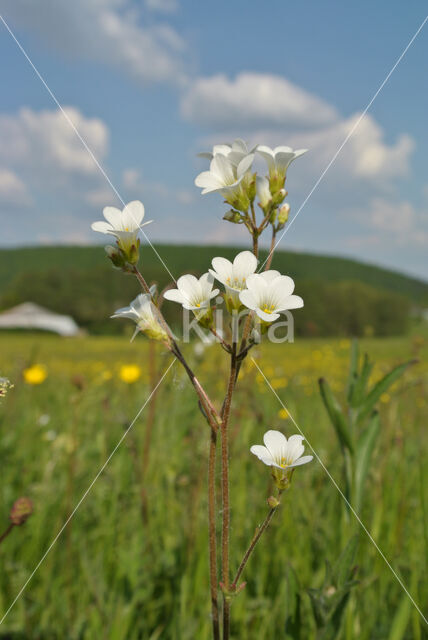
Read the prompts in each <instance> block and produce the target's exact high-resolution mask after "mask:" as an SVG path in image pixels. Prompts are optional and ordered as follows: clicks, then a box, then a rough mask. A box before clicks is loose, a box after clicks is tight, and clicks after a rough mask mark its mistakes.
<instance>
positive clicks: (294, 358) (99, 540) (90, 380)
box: [0, 334, 428, 640]
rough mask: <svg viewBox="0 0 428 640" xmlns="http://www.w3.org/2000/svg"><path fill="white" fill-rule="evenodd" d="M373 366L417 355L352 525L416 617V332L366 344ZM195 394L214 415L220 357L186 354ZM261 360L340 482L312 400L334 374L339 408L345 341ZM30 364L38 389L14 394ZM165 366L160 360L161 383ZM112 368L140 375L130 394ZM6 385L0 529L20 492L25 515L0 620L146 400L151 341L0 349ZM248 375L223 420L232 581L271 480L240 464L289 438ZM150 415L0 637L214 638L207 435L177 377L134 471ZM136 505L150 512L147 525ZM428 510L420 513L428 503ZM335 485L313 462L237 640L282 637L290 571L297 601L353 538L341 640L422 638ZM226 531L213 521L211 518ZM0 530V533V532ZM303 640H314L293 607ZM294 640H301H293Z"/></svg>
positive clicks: (15, 537) (237, 612) (18, 344)
mask: <svg viewBox="0 0 428 640" xmlns="http://www.w3.org/2000/svg"><path fill="white" fill-rule="evenodd" d="M362 349H363V350H367V351H368V352H369V353H370V355H371V356H372V357H373V358H374V359H375V360H376V362H377V363H378V364H377V367H376V370H375V372H374V374H373V381H375V380H376V379H377V378H379V377H380V376H381V374H382V372H384V371H386V370H387V369H388V368H389V367H391V366H392V365H393V364H395V363H397V362H399V361H402V360H405V359H408V358H410V357H413V356H415V355H416V356H418V357H419V359H420V363H419V364H418V365H416V366H415V367H413V368H412V369H411V370H409V372H408V373H407V374H406V376H405V377H404V378H403V379H402V380H401V381H400V382H399V383H397V384H396V386H395V387H394V389H393V391H392V392H391V393H388V394H386V395H385V397H383V398H382V402H381V403H380V410H381V418H382V432H381V436H380V439H379V442H378V444H377V446H376V451H375V454H374V458H373V464H372V468H371V471H370V474H369V479H368V484H367V492H366V499H365V505H364V508H363V512H362V520H363V521H364V523H365V525H366V526H367V528H368V530H369V532H370V534H371V535H372V536H373V537H374V539H375V540H376V541H377V543H378V544H379V546H380V548H381V549H382V551H383V552H384V554H385V556H386V557H387V558H388V560H389V561H390V562H391V564H392V566H393V567H394V569H395V571H397V573H398V575H399V576H400V577H401V579H402V580H403V582H404V583H405V584H406V586H407V588H408V589H409V591H410V592H411V594H412V596H413V597H414V599H415V600H416V602H418V604H419V605H420V606H421V607H422V608H425V604H426V602H427V598H428V590H427V583H426V579H425V577H426V569H427V563H426V558H427V551H428V547H427V542H428V522H427V519H426V518H427V515H426V510H427V508H428V502H427V499H428V496H427V495H426V493H427V490H426V486H427V485H426V479H427V478H426V463H427V452H426V448H425V446H424V442H426V438H425V432H426V424H427V420H426V418H427V401H426V397H427V393H426V392H427V373H428V367H427V364H426V362H427V355H428V346H427V343H426V341H425V342H424V341H423V339H420V338H418V337H417V336H413V337H409V338H400V339H385V340H379V339H370V340H365V341H363V342H362ZM184 350H185V352H186V353H187V354H189V357H190V360H191V361H192V363H193V365H194V368H195V369H196V370H197V371H198V372H199V373H200V377H201V380H202V382H203V383H204V384H206V386H207V388H208V389H209V391H210V392H211V393H212V394H213V396H214V397H215V399H216V401H217V402H219V401H220V399H221V397H222V394H223V392H224V376H223V373H222V372H223V369H225V367H226V355H225V354H224V352H223V351H222V350H221V349H220V348H219V347H217V346H213V347H208V348H207V350H206V353H205V356H204V358H201V356H198V355H196V354H194V353H193V347H192V346H191V345H190V346H189V345H188V346H185V347H184ZM254 357H255V358H256V359H257V361H258V362H259V364H260V366H261V368H262V369H263V371H264V372H265V373H266V375H267V377H268V378H269V380H270V381H271V383H272V384H273V386H274V387H275V389H276V390H277V393H278V394H279V396H280V397H281V399H282V400H283V402H284V403H285V405H286V406H287V407H288V408H289V410H290V412H291V414H292V415H293V417H294V418H295V420H296V421H297V423H298V424H299V426H300V427H301V429H302V430H303V432H304V433H305V434H306V436H307V439H308V440H309V441H310V442H311V444H312V446H313V447H314V449H315V450H316V451H317V453H318V454H319V455H320V457H321V458H322V460H323V462H324V463H325V465H326V466H327V468H328V469H329V471H330V472H331V474H332V475H333V477H334V478H335V479H336V480H337V482H338V483H339V485H340V486H342V478H341V458H340V450H339V446H338V443H337V441H336V439H335V436H334V434H333V433H332V430H331V427H330V426H329V423H328V420H327V417H326V415H325V413H324V410H323V407H322V403H321V400H320V398H319V395H318V391H317V379H318V377H319V376H320V375H324V376H325V377H327V378H328V379H329V380H330V381H331V383H332V386H333V389H334V390H335V392H336V393H337V394H338V395H339V397H341V398H343V393H342V391H343V386H344V384H345V380H346V371H347V360H348V357H349V342H348V341H346V340H340V341H339V340H300V341H298V342H296V344H292V345H269V344H263V345H262V346H261V347H258V348H257V351H256V350H255V351H254ZM34 362H38V363H41V364H43V365H45V366H46V369H47V373H48V377H47V379H46V380H45V381H44V382H43V383H42V384H40V385H39V386H31V385H28V384H25V383H24V382H23V381H22V371H23V369H25V367H27V366H28V365H29V364H31V363H34ZM169 362H170V357H169V356H168V355H165V354H162V353H160V350H158V354H157V363H156V367H157V373H156V379H158V378H159V377H160V375H161V373H162V372H163V371H164V370H165V369H166V367H167V365H168V364H169ZM122 364H137V365H139V366H140V367H141V378H140V379H139V380H138V381H137V382H136V383H134V384H132V385H127V384H125V383H124V382H122V381H121V380H120V378H119V375H118V374H119V369H120V366H121V365H122ZM0 375H7V376H9V377H10V378H11V380H12V381H13V382H14V384H15V387H14V389H12V390H11V391H10V392H9V394H8V396H7V397H6V398H5V399H4V400H3V401H2V402H1V405H0V429H1V438H0V468H1V470H2V483H1V492H2V500H1V505H0V527H1V528H2V529H5V528H6V526H7V522H8V512H9V509H10V507H11V505H12V504H13V502H14V500H15V499H16V498H18V497H19V496H20V495H27V496H29V497H30V498H31V499H32V501H33V503H34V514H33V515H32V516H31V518H30V519H29V520H28V522H27V523H26V524H25V525H23V526H22V527H20V528H15V529H14V530H13V531H12V533H11V534H10V536H9V537H8V538H6V540H5V541H4V542H3V543H2V544H1V545H0V562H1V567H2V569H1V572H0V612H2V611H5V610H6V609H7V607H8V606H9V604H10V603H11V602H12V601H13V599H14V598H15V596H16V595H17V593H18V592H19V590H20V588H21V587H22V585H23V584H24V583H25V581H26V580H27V578H28V577H29V576H30V574H31V572H32V571H33V569H34V568H35V566H36V565H37V563H38V562H39V560H40V559H41V557H42V555H43V554H44V552H45V551H46V549H47V548H48V547H49V545H50V543H51V542H52V540H53V539H54V537H55V536H56V534H57V533H58V531H59V530H60V529H61V527H62V525H63V523H64V522H65V521H66V519H67V517H68V516H69V514H70V513H71V512H72V510H73V508H74V507H75V505H76V504H77V503H78V501H79V500H80V498H81V496H82V495H83V493H84V491H85V490H86V489H87V487H88V486H89V484H90V483H91V481H92V480H93V478H94V477H95V475H96V474H97V472H98V470H99V469H100V468H101V466H102V465H103V463H104V462H105V460H106V459H107V457H108V456H109V454H110V453H111V452H112V451H113V449H114V447H115V446H116V444H117V442H118V441H119V439H120V438H121V436H122V435H123V433H124V429H126V428H127V426H128V425H129V424H130V423H131V421H132V419H133V418H134V416H135V415H136V414H137V411H138V410H139V409H140V407H141V406H142V405H143V403H144V402H145V400H146V399H147V397H148V394H149V387H150V375H149V367H148V344H147V342H145V340H144V339H140V338H139V339H137V340H136V342H135V343H133V344H129V342H127V340H126V339H124V338H96V337H84V338H81V339H75V340H64V339H60V338H56V337H54V336H41V335H40V334H37V335H35V334H34V335H32V334H23V335H18V334H15V335H7V336H6V335H2V336H0ZM280 409H281V406H280V404H279V403H278V400H277V399H276V398H275V396H274V395H273V394H272V392H271V391H270V390H269V389H268V387H267V386H266V385H265V383H264V382H263V379H262V378H261V376H260V375H258V374H257V372H256V370H255V368H254V367H253V366H252V365H251V363H250V361H248V363H247V364H246V365H245V367H244V368H243V372H242V380H241V382H240V385H239V388H238V391H237V395H236V400H235V403H234V409H233V415H232V422H231V452H230V461H231V465H230V466H231V500H232V504H231V517H232V532H231V535H232V567H236V566H237V564H238V562H239V560H240V558H241V556H242V553H243V551H244V549H245V547H246V545H247V543H248V541H249V539H250V538H251V536H252V534H253V532H254V528H255V526H256V525H257V524H259V523H260V522H261V521H262V519H263V517H264V515H265V513H266V503H265V501H266V497H267V496H268V495H269V494H270V492H271V491H272V487H271V485H270V479H269V472H268V469H267V467H265V466H264V465H262V463H260V462H259V461H258V460H256V459H255V458H254V457H253V456H252V455H251V454H250V452H249V447H250V446H251V444H255V443H259V442H261V438H262V435H263V433H264V431H265V428H266V427H267V426H269V427H271V428H279V429H280V430H282V431H284V433H285V434H286V435H290V434H291V433H294V432H296V428H295V427H294V426H293V424H292V422H291V420H290V419H289V418H288V419H284V417H283V416H282V414H281V415H280V414H279V411H280ZM149 411H150V409H149V407H147V408H146V409H145V410H144V411H143V413H142V414H141V416H140V417H139V418H138V420H137V421H136V423H135V425H134V426H133V428H132V430H131V431H130V432H129V433H128V435H127V437H126V439H125V440H124V441H123V442H122V444H121V445H120V447H119V448H118V450H117V451H116V453H115V454H114V456H113V458H112V459H111V461H110V463H109V465H108V466H107V468H106V470H105V471H104V473H103V474H102V475H101V476H100V477H99V479H98V480H97V482H96V483H95V485H94V486H93V488H92V489H91V491H90V493H89V494H88V496H87V497H86V498H85V500H84V501H83V503H82V505H81V506H80V508H79V510H78V511H77V513H76V515H75V516H74V517H73V519H72V520H71V522H70V524H69V525H68V527H67V528H66V529H65V531H64V532H63V534H62V535H61V537H60V538H59V539H58V541H57V543H56V544H55V546H54V547H53V549H52V550H51V552H50V553H49V554H48V556H47V557H46V559H45V560H44V561H43V563H42V564H41V566H40V567H39V569H38V571H37V572H36V574H35V575H34V577H33V578H32V580H31V582H30V583H29V584H28V586H27V588H26V589H25V591H24V593H23V595H22V596H21V597H20V598H19V600H18V601H17V603H16V605H15V606H14V608H13V609H12V610H11V612H10V613H9V615H8V616H7V618H6V620H5V622H4V623H3V625H2V626H0V638H28V639H43V640H50V639H52V640H54V639H55V640H56V639H62V638H67V639H85V640H86V639H89V640H92V639H93V638H109V639H112V640H120V639H126V640H132V639H137V638H138V639H143V640H149V639H150V640H155V639H156V638H161V639H165V640H170V639H171V640H190V639H192V640H193V639H194V638H197V639H198V640H209V638H210V617H209V614H210V612H209V601H208V553H207V530H206V527H207V504H206V491H205V489H206V475H207V473H206V461H207V451H208V441H209V438H208V436H209V434H208V428H207V426H206V424H205V423H204V420H203V419H202V416H201V415H200V413H199V412H198V410H197V408H196V404H195V398H194V395H193V393H192V390H191V388H190V385H189V383H188V381H187V379H186V378H185V377H184V375H183V373H182V371H181V370H180V368H179V366H178V364H177V363H176V364H175V365H174V366H173V368H172V370H171V371H170V373H169V374H168V375H167V377H166V379H165V381H164V383H163V384H162V385H161V387H160V389H159V392H158V394H157V396H156V413H155V417H154V423H153V436H152V442H151V447H150V451H149V454H150V455H149V460H148V462H147V466H146V468H145V470H144V480H143V481H142V480H141V472H142V465H143V455H144V451H145V449H144V442H145V436H146V430H147V427H148V423H149ZM142 492H144V495H145V496H146V506H145V512H144V517H142V513H141V505H142V499H141V495H142ZM424 505H425V515H424V509H423V506H424ZM342 511H343V510H342V503H341V498H340V496H339V495H338V492H337V490H336V488H335V487H334V486H333V484H332V482H331V481H330V479H329V478H328V477H327V475H326V473H325V472H324V470H323V469H322V467H321V466H320V465H319V464H318V463H316V462H313V463H311V464H310V465H307V466H305V467H304V468H302V469H299V470H297V471H296V473H295V475H294V479H293V486H292V489H291V491H290V492H288V493H287V494H286V496H285V498H284V500H283V504H282V505H281V509H280V512H279V513H278V514H277V515H276V516H275V519H274V520H273V522H272V525H271V528H270V529H269V531H268V533H267V534H266V536H265V538H262V540H261V542H260V543H259V546H258V547H257V549H256V551H255V554H254V556H253V557H252V558H251V560H250V563H249V565H248V568H247V570H246V574H245V577H244V579H245V580H246V581H247V586H246V588H245V589H244V591H243V592H242V593H241V594H240V595H239V597H237V598H236V601H234V603H233V606H232V620H233V625H232V630H233V633H232V637H233V638H236V639H238V638H243V639H248V640H252V639H253V638H254V639H257V640H259V639H260V640H271V639H272V638H284V639H285V638H286V636H285V632H284V622H285V612H286V607H287V580H286V576H287V568H288V567H289V566H290V565H291V566H292V567H293V569H294V570H295V572H296V574H297V576H298V579H299V582H300V584H301V586H302V588H303V589H304V590H305V589H307V588H309V587H313V588H316V587H319V586H320V585H321V584H322V581H323V578H324V572H325V562H326V561H329V562H334V560H335V559H336V558H337V556H338V554H339V552H340V550H341V549H342V548H343V546H344V544H345V542H346V540H347V539H348V538H349V537H350V536H351V535H352V534H353V533H355V532H356V531H360V532H361V535H360V542H359V551H358V558H357V565H358V573H357V578H358V580H359V584H358V586H357V587H356V589H355V594H354V596H353V599H352V602H351V608H350V610H349V613H348V618H347V620H346V624H345V625H344V628H343V629H342V632H341V635H340V638H341V639H342V640H356V639H357V638H358V640H385V639H386V640H400V639H404V640H412V639H415V640H420V639H422V638H426V637H427V635H426V627H424V626H423V623H422V621H421V619H420V617H419V615H418V614H417V612H416V610H415V609H414V608H413V607H412V606H408V603H407V600H406V598H405V595H404V593H403V591H402V589H401V587H400V586H399V584H398V583H397V581H396V579H395V578H394V576H393V575H392V573H391V571H390V570H389V569H388V567H387V566H386V565H385V563H384V561H383V560H382V558H381V557H380V556H379V554H378V553H377V551H376V549H375V548H374V546H373V545H372V543H371V542H370V541H369V540H368V538H367V536H366V535H365V534H364V532H362V531H361V529H360V528H359V526H358V524H357V523H356V522H355V521H354V520H351V522H350V523H348V524H346V523H345V522H344V520H343V517H342ZM219 521H220V513H219ZM0 533H1V530H0ZM302 606H303V616H302V623H301V634H300V638H301V639H302V640H303V639H304V640H307V639H309V640H311V639H315V635H314V623H313V618H312V614H311V611H310V605H309V599H308V596H307V595H305V592H304V593H303V600H302ZM293 640H297V639H293Z"/></svg>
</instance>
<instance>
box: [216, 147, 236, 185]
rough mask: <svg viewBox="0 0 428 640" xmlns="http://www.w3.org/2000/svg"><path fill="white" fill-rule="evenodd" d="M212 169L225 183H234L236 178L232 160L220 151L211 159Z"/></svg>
mask: <svg viewBox="0 0 428 640" xmlns="http://www.w3.org/2000/svg"><path fill="white" fill-rule="evenodd" d="M210 171H211V173H213V174H214V175H216V176H217V177H218V179H219V180H220V181H221V182H222V183H223V184H224V185H230V184H233V183H234V182H235V180H236V176H235V173H234V171H233V166H232V164H231V162H230V161H229V160H228V159H227V157H226V156H224V155H223V154H222V153H218V154H216V155H215V156H214V158H213V159H212V160H211V165H210Z"/></svg>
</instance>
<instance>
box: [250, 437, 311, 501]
mask: <svg viewBox="0 0 428 640" xmlns="http://www.w3.org/2000/svg"><path fill="white" fill-rule="evenodd" d="M303 440H304V438H303V436H301V435H298V434H296V435H293V436H290V437H289V438H288V440H287V438H286V437H285V436H284V434H283V433H281V432H280V431H275V430H273V429H270V430H269V431H266V433H265V434H264V436H263V442H264V444H265V446H263V445H259V444H255V445H253V446H252V447H251V449H250V451H251V453H253V454H254V455H255V456H257V458H258V459H259V460H261V461H262V462H263V463H264V464H265V465H267V466H268V467H272V475H273V477H274V479H275V482H276V484H277V487H278V488H279V489H280V490H283V489H285V488H286V487H287V486H288V484H289V483H290V479H291V473H290V471H291V470H293V469H294V468H295V467H300V466H301V465H303V464H307V463H308V462H311V460H313V456H304V455H303V453H304V451H305V447H304V446H303V444H302V443H303Z"/></svg>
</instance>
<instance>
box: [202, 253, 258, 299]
mask: <svg viewBox="0 0 428 640" xmlns="http://www.w3.org/2000/svg"><path fill="white" fill-rule="evenodd" d="M212 266H213V269H210V273H211V275H213V276H214V277H215V278H217V280H218V281H219V282H221V283H222V284H223V285H224V286H225V289H226V294H227V296H229V297H230V299H231V301H232V304H233V306H234V307H239V306H240V304H241V303H240V300H239V293H240V291H242V290H243V289H245V288H246V286H247V285H246V283H247V278H248V276H250V275H251V274H253V273H254V272H255V270H256V269H257V258H256V256H255V255H254V254H253V253H251V251H241V253H238V255H237V256H236V257H235V259H234V261H233V262H231V261H230V260H227V259H226V258H213V260H212Z"/></svg>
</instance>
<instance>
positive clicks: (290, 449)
mask: <svg viewBox="0 0 428 640" xmlns="http://www.w3.org/2000/svg"><path fill="white" fill-rule="evenodd" d="M303 439H304V438H303V436H300V435H299V434H295V435H294V436H290V437H289V438H288V441H287V458H288V460H291V462H295V460H297V458H300V456H301V455H302V454H303V452H304V450H305V447H304V446H303V444H302V441H303Z"/></svg>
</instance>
